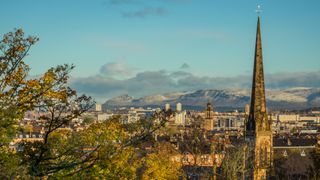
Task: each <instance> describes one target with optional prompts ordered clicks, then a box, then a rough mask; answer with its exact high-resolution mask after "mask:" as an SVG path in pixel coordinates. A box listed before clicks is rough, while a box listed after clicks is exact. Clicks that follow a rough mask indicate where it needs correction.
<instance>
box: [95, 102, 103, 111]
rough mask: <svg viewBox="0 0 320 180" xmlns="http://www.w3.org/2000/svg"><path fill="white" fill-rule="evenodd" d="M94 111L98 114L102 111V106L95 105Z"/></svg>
mask: <svg viewBox="0 0 320 180" xmlns="http://www.w3.org/2000/svg"><path fill="white" fill-rule="evenodd" d="M95 111H97V112H100V111H102V106H101V104H98V103H97V104H96V106H95Z"/></svg>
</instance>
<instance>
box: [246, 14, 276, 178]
mask: <svg viewBox="0 0 320 180" xmlns="http://www.w3.org/2000/svg"><path fill="white" fill-rule="evenodd" d="M246 140H247V141H248V142H249V144H250V145H251V146H253V147H254V172H253V177H254V179H255V180H261V179H269V178H270V170H271V166H272V157H273V149H272V131H271V121H269V120H268V116H267V108H266V97H265V87H264V73H263V58H262V44H261V32H260V17H259V16H258V22H257V34H256V46H255V59H254V71H253V81H252V92H251V105H250V113H249V117H248V121H247V124H246Z"/></svg>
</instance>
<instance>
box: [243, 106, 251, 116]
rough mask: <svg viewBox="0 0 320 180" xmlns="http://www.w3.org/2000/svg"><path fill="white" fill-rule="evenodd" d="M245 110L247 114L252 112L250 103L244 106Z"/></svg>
mask: <svg viewBox="0 0 320 180" xmlns="http://www.w3.org/2000/svg"><path fill="white" fill-rule="evenodd" d="M244 112H245V114H246V115H249V113H250V105H249V104H246V106H245V108H244Z"/></svg>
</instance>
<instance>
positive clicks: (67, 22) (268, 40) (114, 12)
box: [0, 0, 320, 98]
mask: <svg viewBox="0 0 320 180" xmlns="http://www.w3.org/2000/svg"><path fill="white" fill-rule="evenodd" d="M2 4H3V5H4V7H6V8H5V9H4V10H3V11H1V12H0V14H2V16H4V17H7V19H6V21H5V22H4V23H2V24H1V25H0V27H1V29H3V32H2V33H1V34H4V33H6V32H8V31H12V29H13V28H14V27H17V28H20V27H21V28H23V29H24V30H25V31H26V34H28V35H36V36H38V37H39V38H40V42H39V43H38V44H37V45H36V46H35V47H33V48H32V49H31V51H30V55H29V57H28V58H27V61H28V63H30V66H31V75H32V76H36V75H39V74H41V73H43V69H47V68H49V67H51V66H55V65H57V64H63V63H72V64H75V65H76V69H75V70H74V71H73V72H72V76H73V78H72V81H71V85H72V86H73V87H75V88H76V89H77V90H78V91H79V92H81V93H82V92H83V93H87V94H89V95H92V96H95V97H105V98H110V97H112V96H116V95H120V94H125V93H130V94H132V95H135V96H143V95H150V94H157V93H165V92H172V91H180V90H194V89H202V88H248V87H249V86H250V80H251V76H252V71H251V68H252V66H253V64H252V62H251V59H252V57H253V56H254V54H253V51H252V49H253V42H254V36H252V34H254V28H252V27H254V26H255V18H256V16H257V15H256V13H255V7H256V5H257V4H262V9H263V13H262V15H261V20H262V22H263V27H266V28H263V27H262V29H263V31H262V34H263V41H264V51H265V52H264V57H265V73H266V79H267V80H266V86H267V88H268V87H269V88H287V87H300V86H304V87H320V85H319V82H320V81H319V78H317V77H319V74H320V71H319V62H318V60H319V57H320V52H319V51H317V42H318V41H319V40H320V37H319V36H317V32H318V31H319V29H320V25H319V23H316V22H317V19H318V18H319V16H320V13H319V12H317V10H316V9H315V8H316V7H317V5H319V2H317V1H309V2H308V3H305V2H302V1H298V0H295V1H281V2H275V1H253V0H251V1H223V2H222V1H206V0H202V1H192V0H152V1H143V0H109V1H108V0H105V1H94V2H89V1H77V2H75V1H68V2H65V1H54V2H48V1H47V2H45V1H44V2H40V1H36V3H33V4H31V3H30V2H28V1H24V2H20V3H19V4H18V3H14V2H11V1H3V3H2ZM13 8H15V9H13ZM21 8H24V9H25V10H23V9H21ZM62 19H63V21H62ZM313 77H314V78H313ZM292 80H294V81H292ZM226 81H227V82H228V83H225V82H226ZM288 82H290V83H288ZM142 86H143V87H146V89H145V90H144V91H141V90H139V88H141V87H142ZM149 86H151V87H149Z"/></svg>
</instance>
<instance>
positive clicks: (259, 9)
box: [256, 4, 262, 16]
mask: <svg viewBox="0 0 320 180" xmlns="http://www.w3.org/2000/svg"><path fill="white" fill-rule="evenodd" d="M261 12H262V8H261V4H258V5H257V8H256V13H257V14H258V16H260V14H261Z"/></svg>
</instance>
